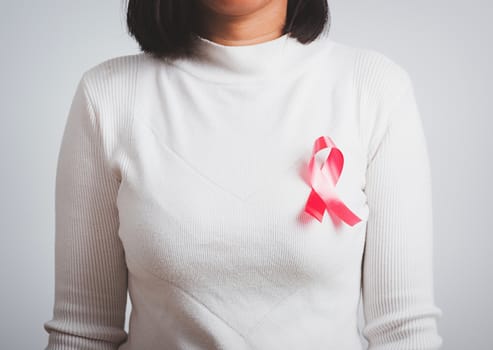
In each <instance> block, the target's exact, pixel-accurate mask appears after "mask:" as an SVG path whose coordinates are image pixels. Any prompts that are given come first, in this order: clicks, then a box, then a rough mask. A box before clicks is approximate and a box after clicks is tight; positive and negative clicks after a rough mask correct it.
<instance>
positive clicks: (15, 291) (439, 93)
mask: <svg viewBox="0 0 493 350" xmlns="http://www.w3.org/2000/svg"><path fill="white" fill-rule="evenodd" d="M0 3H1V7H2V9H1V12H0V43H1V55H0V64H1V65H0V73H1V79H0V96H1V106H0V108H1V114H0V118H1V124H0V156H1V161H0V166H1V174H0V176H1V178H0V179H1V181H0V209H1V210H0V220H1V226H2V227H1V230H2V231H1V236H0V259H1V260H0V277H1V287H0V348H2V349H20V350H24V349H43V348H44V347H45V346H46V342H47V334H46V333H45V332H44V330H43V327H42V324H43V322H45V321H47V320H48V319H49V318H51V315H52V307H53V293H54V281H53V278H54V255H53V248H54V179H55V167H56V160H57V155H58V150H59V145H60V141H61V136H62V131H63V127H64V123H65V119H66V116H67V112H68V108H69V105H70V102H71V99H72V96H73V93H74V91H75V90H74V89H75V87H76V83H77V81H78V79H79V78H80V76H81V74H82V72H83V71H84V70H86V69H88V68H89V67H91V66H92V65H94V64H97V63H99V62H101V61H102V60H105V59H108V58H110V57H113V56H118V55H124V54H130V53H135V52H137V50H138V49H137V45H136V43H135V42H134V41H132V39H131V38H130V37H129V36H128V35H127V34H126V32H125V26H124V12H123V9H124V7H123V1H122V0H106V1H96V0H86V1H64V0H45V1H39V0H38V1H34V0H31V1H28V0H17V1H6V0H1V2H0ZM329 5H330V8H331V13H332V27H331V34H330V35H332V37H333V38H334V39H335V40H338V41H341V42H344V43H347V44H350V45H356V46H361V47H368V48H373V49H376V50H379V51H381V52H383V53H384V54H386V55H388V56H389V57H390V58H392V59H394V60H395V61H397V62H398V63H400V64H401V65H403V66H404V67H405V68H406V69H407V70H408V71H409V72H410V73H411V75H412V78H413V81H414V85H415V89H416V94H417V99H418V103H419V106H420V111H421V114H422V117H423V120H424V125H425V129H426V130H425V132H426V136H427V138H428V144H429V152H430V156H431V161H432V172H433V196H434V197H433V200H434V203H433V205H434V225H435V235H434V252H435V254H434V272H435V294H436V302H437V305H438V306H439V307H440V308H441V309H442V310H443V316H442V318H441V319H440V320H439V331H440V333H441V335H442V337H443V338H444V347H443V348H444V349H447V350H455V349H457V350H459V349H460V350H463V349H474V350H483V349H484V350H487V349H493V340H492V337H491V331H490V327H491V325H492V324H493V307H492V304H493V303H492V301H491V296H492V295H493V281H492V277H493V274H492V272H491V271H490V268H491V266H493V264H492V263H491V260H492V259H491V247H492V245H493V236H490V234H492V231H491V228H488V222H489V221H488V220H489V219H490V218H492V217H493V215H492V213H491V210H492V209H493V208H492V207H493V206H492V204H491V199H492V198H493V190H492V186H491V179H492V177H493V172H492V166H491V164H490V161H491V153H492V152H491V151H492V145H493V143H492V139H491V137H490V135H491V134H490V133H491V131H492V130H493V122H492V120H491V119H490V118H491V117H492V115H491V104H490V100H491V99H492V98H493V96H492V81H493V68H492V66H491V64H492V62H493V52H492V44H491V43H492V41H491V40H492V39H491V38H492V34H493V24H492V21H491V16H492V15H493V4H492V3H491V1H488V0H472V1H468V2H465V1H455V0H452V1H451V0H448V1H445V0H435V1H428V0H414V1H404V0H397V1H396V0H374V1H356V0H329ZM490 225H491V222H490ZM128 311H130V306H129V307H128ZM293 317H296V316H295V315H293ZM127 322H128V320H127ZM127 327H128V323H127Z"/></svg>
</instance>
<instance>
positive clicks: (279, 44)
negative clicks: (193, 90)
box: [172, 33, 322, 83]
mask: <svg viewBox="0 0 493 350" xmlns="http://www.w3.org/2000/svg"><path fill="white" fill-rule="evenodd" d="M321 40H322V39H320V38H318V39H317V40H315V41H313V42H311V43H309V44H302V43H300V42H299V41H298V40H297V39H296V38H293V37H291V36H289V33H286V34H284V35H282V36H280V37H277V38H275V39H272V40H268V41H263V42H260V43H255V44H249V45H223V44H219V43H217V42H214V41H211V40H209V39H206V38H204V37H201V36H196V41H195V43H196V45H195V46H194V48H195V52H196V54H195V55H194V56H193V57H187V58H179V59H175V60H173V61H172V64H173V65H175V66H177V67H178V68H180V69H182V70H184V71H187V72H189V73H190V74H192V75H195V76H196V77H198V78H200V79H203V80H207V81H211V82H217V83H237V82H253V81H260V80H265V79H270V78H272V77H274V76H277V75H279V74H281V73H283V72H287V71H289V70H290V69H292V68H293V67H294V66H293V65H296V64H297V63H299V61H300V60H301V59H302V57H306V55H309V49H312V48H313V47H315V46H317V44H318V43H319V42H320V41H321Z"/></svg>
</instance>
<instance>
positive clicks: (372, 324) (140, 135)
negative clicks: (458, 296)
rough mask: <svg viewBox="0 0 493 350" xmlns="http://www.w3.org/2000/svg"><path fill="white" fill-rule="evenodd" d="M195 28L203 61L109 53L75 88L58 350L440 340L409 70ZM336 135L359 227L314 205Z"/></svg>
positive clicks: (64, 196) (422, 145)
mask: <svg viewBox="0 0 493 350" xmlns="http://www.w3.org/2000/svg"><path fill="white" fill-rule="evenodd" d="M197 40H198V41H197V56H196V58H194V59H185V58H180V59H175V60H167V59H158V58H154V57H152V56H150V55H148V54H145V53H138V54H133V55H127V56H119V57H114V58H110V59H108V60H106V61H104V62H101V63H99V64H97V65H95V66H93V67H91V68H89V69H88V70H86V71H85V72H84V73H83V75H82V77H81V79H80V81H79V83H78V85H77V87H76V89H75V94H74V97H73V101H72V105H71V107H70V110H69V113H68V118H67V121H66V125H65V130H64V133H63V138H62V141H61V146H60V152H59V156H58V165H57V173H56V191H55V220H56V227H55V228H56V232H55V242H56V244H55V296H54V308H53V316H52V318H51V319H50V320H47V321H46V322H45V323H44V329H45V330H46V331H47V332H48V333H49V340H48V345H47V347H46V348H45V350H76V349H77V350H82V349H84V350H86V349H87V350H89V349H91V350H103V349H108V350H109V349H120V350H157V349H176V350H199V349H200V350H213V349H228V350H229V349H234V350H246V349H259V350H260V349H262V350H273V349H283V350H284V349H310V350H322V349H324V350H327V349H341V350H343V349H348V350H358V349H363V345H362V342H361V337H362V336H363V337H365V338H366V339H367V341H368V344H369V347H368V348H369V349H371V350H390V349H400V350H401V349H402V350H404V349H408V350H411V349H413V350H433V349H438V348H440V347H441V345H442V338H441V336H440V335H439V334H438V331H437V319H438V318H439V317H440V316H441V314H442V311H441V309H440V308H439V307H437V305H436V304H435V301H434V291H433V261H432V259H433V255H432V248H433V246H432V234H433V221H432V201H431V172H430V162H429V158H428V151H427V145H426V139H425V135H424V130H423V125H422V120H421V116H420V113H419V111H418V107H417V103H416V99H415V95H414V87H413V84H412V81H411V78H410V76H409V73H408V72H407V71H406V70H405V69H404V68H403V67H402V66H401V65H399V64H397V63H396V62H394V61H393V60H391V59H390V58H389V57H387V56H385V55H384V54H382V53H380V52H377V51H375V50H371V49H366V48H358V47H351V46H349V45H345V44H342V43H339V42H336V41H334V40H333V39H331V38H329V37H328V36H322V37H319V38H318V39H317V40H316V41H314V42H312V43H310V44H307V45H303V44H301V43H299V42H297V41H296V39H294V38H291V37H289V36H287V35H284V36H282V37H279V38H277V39H274V40H271V41H268V42H264V43H259V44H254V45H247V46H225V45H221V44H217V43H215V42H212V41H209V40H207V39H205V38H198V39H197ZM321 135H326V136H329V137H330V138H331V139H332V140H333V141H334V142H335V144H336V146H337V147H338V148H339V149H340V150H341V152H342V153H343V156H344V167H343V170H342V173H341V176H340V178H339V179H338V182H337V185H336V192H337V195H338V196H339V198H340V199H341V200H342V201H343V202H344V203H345V204H346V206H347V207H348V208H350V209H351V210H352V211H353V212H354V213H355V214H356V215H358V216H359V217H360V218H361V219H362V220H361V222H359V223H357V224H356V225H354V226H350V225H347V224H345V223H344V222H342V223H340V222H339V223H338V222H337V220H335V219H334V218H333V217H332V216H331V215H329V214H328V213H327V212H326V213H325V214H324V218H323V220H322V222H319V221H317V220H315V219H314V218H313V217H311V216H309V215H308V214H307V213H305V212H303V209H304V206H305V204H306V201H307V199H308V196H309V194H310V191H311V187H310V184H309V182H308V179H307V162H308V161H309V158H310V155H311V152H312V147H313V142H314V141H315V139H316V138H317V137H319V136H321ZM317 157H318V158H317V159H318V160H320V161H322V160H323V159H324V158H325V157H327V152H325V153H324V152H323V151H321V152H320V153H319V154H318V156H317ZM127 291H128V295H129V296H130V301H131V304H132V312H131V315H130V320H129V331H128V334H127V332H126V331H125V329H124V324H125V307H126V302H127ZM360 298H361V299H360ZM360 300H361V301H362V302H363V305H362V306H363V310H364V317H365V325H364V327H363V329H362V330H361V331H360V330H359V329H358V327H357V309H358V306H359V302H360Z"/></svg>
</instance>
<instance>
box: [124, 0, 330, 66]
mask: <svg viewBox="0 0 493 350" xmlns="http://www.w3.org/2000/svg"><path fill="white" fill-rule="evenodd" d="M197 1H198V0H128V5H127V18H126V20H127V29H128V33H129V34H130V35H131V36H132V37H133V38H135V40H136V41H137V43H138V44H139V47H140V49H141V50H142V51H144V52H147V53H149V54H151V55H153V56H155V57H178V56H184V55H185V56H186V55H192V54H193V42H194V39H195V38H196V35H197V28H196V24H197V23H198V21H199V17H198V16H199V13H198V10H197ZM330 20H331V17H330V11H329V7H328V4H327V0H288V8H287V15H286V22H285V24H284V27H283V34H286V33H289V36H291V37H293V38H296V39H297V40H298V41H299V42H301V43H303V44H305V43H309V42H311V41H313V40H315V39H316V38H317V37H318V36H319V35H320V34H321V33H322V32H323V30H324V29H325V27H327V29H328V28H329V27H330Z"/></svg>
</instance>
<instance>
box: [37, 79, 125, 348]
mask: <svg viewBox="0 0 493 350" xmlns="http://www.w3.org/2000/svg"><path fill="white" fill-rule="evenodd" d="M96 115H97V114H96V113H94V105H93V104H92V101H91V96H90V94H89V93H88V89H87V83H86V79H85V75H84V76H83V77H82V78H81V80H80V82H79V84H78V86H77V89H76V92H75V96H74V97H73V101H72V104H71V107H70V111H69V114H68V119H67V121H66V125H65V130H64V134H63V138H62V143H61V148H60V152H59V158H58V166H57V173H56V191H55V192H56V193H55V226H56V234H55V237H56V239H55V241H56V242H55V304H54V312H53V318H52V319H51V320H49V321H47V322H45V323H44V328H45V329H46V331H47V332H48V333H49V343H48V346H47V347H46V348H45V349H46V350H83V349H87V350H89V349H92V350H103V349H108V350H110V349H117V348H118V346H119V344H121V343H122V342H124V341H125V340H126V338H127V334H126V332H125V331H124V321H125V307H126V301H127V268H126V264H125V258H124V250H123V248H122V244H121V241H120V240H119V238H118V235H117V233H118V226H119V219H118V211H117V207H116V203H115V201H116V195H117V192H118V188H119V180H118V178H117V176H116V175H115V174H114V172H112V170H111V169H110V167H109V165H108V161H107V156H106V152H104V146H103V144H104V142H103V140H102V132H101V127H100V126H101V123H100V120H98V118H97V117H96Z"/></svg>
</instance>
